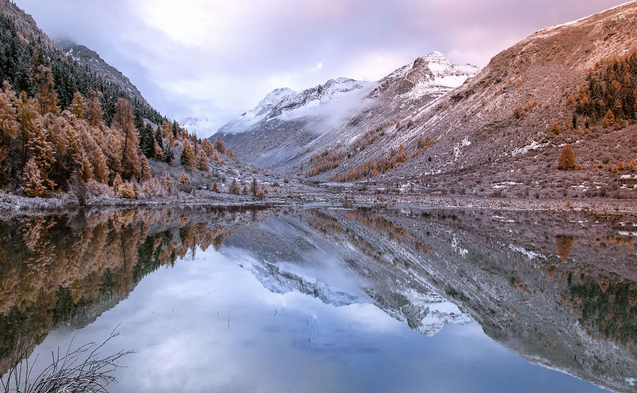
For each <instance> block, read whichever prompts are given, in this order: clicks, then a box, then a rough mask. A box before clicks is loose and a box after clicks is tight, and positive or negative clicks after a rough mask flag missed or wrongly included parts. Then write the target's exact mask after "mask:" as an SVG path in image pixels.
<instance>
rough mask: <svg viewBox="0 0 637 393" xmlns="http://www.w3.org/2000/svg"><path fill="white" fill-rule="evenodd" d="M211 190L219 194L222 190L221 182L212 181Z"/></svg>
mask: <svg viewBox="0 0 637 393" xmlns="http://www.w3.org/2000/svg"><path fill="white" fill-rule="evenodd" d="M211 190H212V192H216V193H217V194H218V193H220V192H221V191H220V190H219V184H217V182H213V183H212V187H211Z"/></svg>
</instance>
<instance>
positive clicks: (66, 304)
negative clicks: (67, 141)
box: [0, 207, 637, 392]
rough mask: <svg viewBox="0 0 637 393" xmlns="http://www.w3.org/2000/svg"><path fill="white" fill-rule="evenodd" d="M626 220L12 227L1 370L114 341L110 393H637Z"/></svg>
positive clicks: (110, 214) (6, 242)
mask: <svg viewBox="0 0 637 393" xmlns="http://www.w3.org/2000/svg"><path fill="white" fill-rule="evenodd" d="M634 221H636V220H635V217H630V216H619V215H618V216H612V215H595V214H590V213H567V212H561V213H541V212H507V211H501V212H495V211H486V210H477V211H474V210H441V209H434V210H425V209H403V210H374V209H350V210H348V209H313V210H312V209H307V210H296V211H295V210H291V209H284V210H281V209H279V210H277V209H267V210H254V209H253V210H243V209H233V210H223V209H210V208H204V207H196V208H185V209H173V210H170V209H158V210H152V209H151V210H147V209H139V210H114V211H107V212H80V213H77V214H66V215H59V216H36V217H25V218H16V219H13V220H10V221H8V222H0V258H1V261H2V264H1V265H0V370H1V372H2V373H4V372H5V371H6V370H8V368H10V367H12V366H13V365H15V364H16V363H17V362H18V361H19V360H20V359H19V358H17V357H16V355H15V354H16V353H19V352H20V350H21V349H23V348H27V347H29V346H30V345H31V344H34V343H38V344H40V343H41V344H40V345H39V346H36V347H35V349H34V352H35V353H33V354H31V357H32V358H33V357H34V356H36V355H37V354H38V353H47V352H48V351H50V350H51V349H55V348H56V347H57V346H60V347H65V346H66V345H68V342H69V340H70V338H71V337H72V336H73V334H75V333H74V332H76V331H77V332H78V333H77V334H78V338H76V340H81V339H84V340H85V341H99V340H100V339H101V338H104V335H105V334H104V332H108V331H110V330H112V329H113V327H115V326H116V325H117V324H119V323H121V327H120V331H121V333H122V335H121V337H120V338H121V339H120V340H119V341H118V342H114V343H113V344H112V345H114V346H117V345H121V346H123V348H125V349H133V350H136V351H137V354H135V355H131V356H130V357H129V358H127V359H125V360H124V363H126V364H128V365H129V368H128V369H122V370H118V371H117V375H116V376H117V378H118V380H119V381H120V384H119V385H111V386H109V388H110V389H111V390H112V391H130V390H131V389H133V390H141V391H164V390H166V391H168V390H173V389H178V388H179V389H185V390H195V391H198V390H201V391H208V390H210V389H211V388H212V387H214V389H213V390H241V391H288V390H290V391H325V390H330V391H395V390H401V391H420V390H422V389H423V388H424V387H427V388H428V389H432V390H433V391H435V390H437V387H438V388H439V389H440V390H442V389H445V388H447V389H449V390H456V391H458V390H462V391H511V390H520V391H578V392H580V391H595V390H596V389H597V388H596V387H595V386H593V385H591V384H589V383H584V382H581V381H579V380H577V379H575V378H572V377H571V376H569V375H572V376H575V377H577V378H579V379H582V380H584V381H588V382H592V383H593V384H595V385H598V386H601V387H604V388H606V389H610V390H615V391H621V392H624V391H626V392H636V391H637V379H636V378H637V371H635V370H637V345H636V343H635V338H636V337H637V307H636V306H637V283H636V282H637V255H636V252H635V249H634V248H633V240H632V239H633V237H632V236H633V234H634V233H635V232H637V230H635V228H634V227H633V224H632V222H634ZM161 267H167V268H168V269H160V268H161ZM151 273H153V274H151ZM473 321H475V322H473ZM407 326H408V328H407ZM426 336H431V337H426ZM502 346H503V347H504V348H507V350H503V347H502ZM114 348H115V350H119V349H121V348H119V347H114ZM43 358H46V356H44V357H43ZM159 359H161V362H160V363H161V366H158V367H156V368H155V369H153V367H151V365H150V364H148V363H149V362H150V363H154V362H156V361H157V362H159ZM523 359H524V360H523ZM39 362H42V360H41V359H40V360H39ZM533 364H536V365H542V366H544V367H545V368H538V367H534V366H533ZM550 369H557V370H560V371H561V372H562V373H558V372H555V371H551V370H550ZM256 370H260V371H256ZM566 374H569V375H566ZM248 375H249V376H248ZM177 380H178V381H177ZM184 381H187V385H186V386H184V385H183V383H184ZM178 382H179V383H178ZM180 383H181V384H180ZM299 386H302V388H299Z"/></svg>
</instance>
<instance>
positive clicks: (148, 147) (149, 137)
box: [139, 124, 156, 158]
mask: <svg viewBox="0 0 637 393" xmlns="http://www.w3.org/2000/svg"><path fill="white" fill-rule="evenodd" d="M155 143H156V142H155V138H154V131H153V127H152V126H151V125H150V124H148V125H146V126H142V127H141V128H140V129H139V147H140V149H141V150H142V153H143V154H144V155H145V156H146V157H148V158H155Z"/></svg>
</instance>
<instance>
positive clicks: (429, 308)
mask: <svg viewBox="0 0 637 393" xmlns="http://www.w3.org/2000/svg"><path fill="white" fill-rule="evenodd" d="M398 292H399V293H400V294H401V295H403V296H404V297H405V298H406V299H407V300H408V301H409V303H408V304H407V305H406V306H403V307H401V308H400V309H399V310H392V309H384V311H385V312H387V313H388V314H389V315H391V316H393V317H394V318H397V319H399V320H405V319H404V318H405V317H412V318H409V319H411V320H412V321H418V323H417V325H415V326H411V325H410V327H411V328H412V329H414V330H417V331H419V332H420V333H422V334H425V335H427V336H430V337H432V336H434V335H435V334H437V333H438V332H440V331H441V330H442V328H444V327H445V326H447V325H450V324H458V325H466V324H467V323H471V322H472V319H471V318H470V317H469V316H467V315H465V314H463V313H462V311H460V309H459V308H458V306H456V305H455V304H453V303H451V302H450V301H448V300H446V299H445V298H444V297H442V296H440V295H439V294H438V293H436V292H433V291H431V292H427V293H421V292H418V291H416V290H414V289H413V288H407V289H406V290H404V291H402V292H400V291H398Z"/></svg>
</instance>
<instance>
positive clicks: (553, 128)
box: [551, 123, 562, 135]
mask: <svg viewBox="0 0 637 393" xmlns="http://www.w3.org/2000/svg"><path fill="white" fill-rule="evenodd" d="M551 132H552V133H553V134H555V135H559V134H560V132H562V130H560V125H559V124H558V123H553V125H552V126H551Z"/></svg>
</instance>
